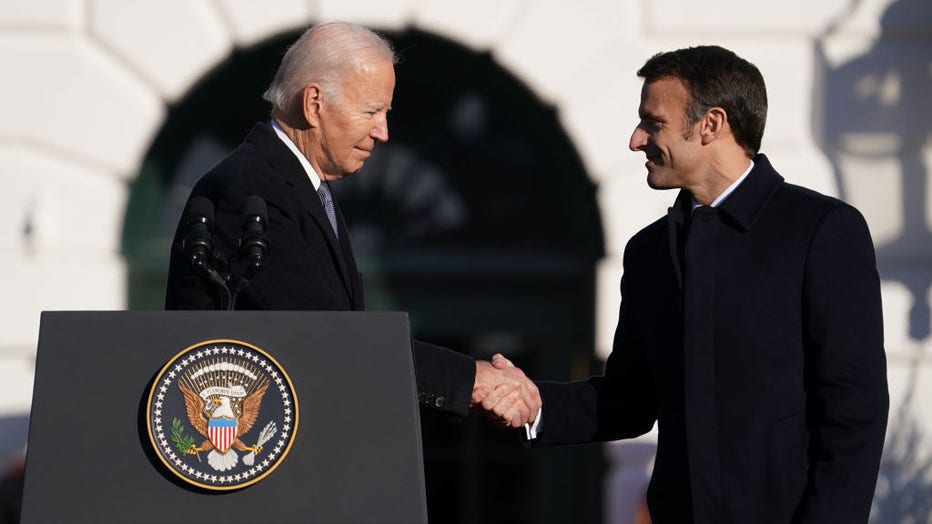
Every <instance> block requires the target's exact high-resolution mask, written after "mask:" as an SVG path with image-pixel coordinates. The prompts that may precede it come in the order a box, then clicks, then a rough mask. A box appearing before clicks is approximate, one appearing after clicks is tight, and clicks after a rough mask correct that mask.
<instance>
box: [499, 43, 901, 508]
mask: <svg viewBox="0 0 932 524" xmlns="http://www.w3.org/2000/svg"><path fill="white" fill-rule="evenodd" d="M638 74H639V76H642V77H643V78H644V85H643V89H642V91H641V104H640V108H639V115H640V122H639V123H638V125H637V127H636V128H635V129H634V132H633V134H632V135H631V142H630V148H631V149H632V150H633V151H641V152H643V153H644V154H645V155H646V157H647V163H646V167H647V182H648V184H649V185H650V187H652V188H654V189H668V188H677V189H679V190H680V191H679V196H678V197H677V198H676V201H675V203H674V205H673V207H671V208H670V210H669V213H668V215H667V216H666V217H663V218H661V219H659V220H657V221H656V222H654V223H653V224H651V225H649V226H647V227H646V228H644V229H643V230H641V231H640V232H639V233H637V234H636V235H635V236H634V237H633V238H632V239H631V240H630V241H629V242H628V245H627V247H626V249H625V255H624V277H623V278H622V284H621V296H622V302H621V311H620V317H619V321H618V328H617V331H616V334H615V342H614V347H613V350H612V354H611V356H609V359H608V362H607V364H606V368H605V373H604V375H602V376H597V377H592V378H590V379H588V380H586V381H581V382H573V383H566V384H558V383H547V382H542V383H538V387H539V388H540V391H541V397H542V399H543V413H542V416H541V418H542V420H543V422H542V427H541V429H542V431H541V432H540V433H539V435H538V437H537V439H536V440H535V441H534V444H535V445H537V446H541V445H558V444H571V443H581V442H593V441H606V440H615V439H620V438H631V437H636V436H639V435H642V434H644V433H646V432H648V431H650V430H651V428H652V427H653V425H654V423H655V422H657V423H658V427H659V429H658V431H659V434H658V447H657V457H656V462H655V465H654V472H653V476H652V478H651V482H650V487H649V489H648V495H647V496H648V505H649V508H650V512H651V516H652V518H653V521H654V523H655V524H665V523H676V524H681V523H689V522H694V523H697V524H698V523H719V524H721V523H736V524H737V523H741V524H745V523H754V524H762V523H788V522H813V523H815V522H818V523H829V522H837V523H845V524H850V523H858V522H862V523H863V522H867V518H868V514H869V512H870V506H871V498H872V495H873V492H874V486H875V483H876V480H877V472H878V466H879V462H880V454H881V450H882V448H883V440H884V432H885V428H886V420H887V409H888V394H887V383H886V361H885V356H884V349H883V329H882V318H881V304H880V284H879V278H878V275H877V270H876V263H875V260H874V250H873V245H872V243H871V238H870V234H869V232H868V229H867V225H866V224H865V222H864V219H863V218H862V216H861V215H860V213H858V211H857V210H856V209H854V208H853V207H851V206H850V205H848V204H845V203H844V202H842V201H840V200H836V199H834V198H830V197H827V196H823V195H820V194H818V193H815V192H813V191H810V190H807V189H804V188H801V187H798V186H794V185H790V184H788V183H786V182H784V180H783V178H782V177H781V176H780V175H779V174H777V172H776V171H775V170H774V168H773V167H771V165H770V162H769V160H768V159H767V158H766V157H765V156H764V155H761V154H758V152H757V151H758V148H759V146H760V142H761V137H762V135H763V130H764V122H765V118H766V111H767V98H766V90H765V87H764V81H763V78H762V77H761V74H760V72H759V71H758V70H757V68H756V67H755V66H754V65H752V64H751V63H749V62H747V61H746V60H743V59H741V58H739V57H738V56H736V55H735V54H734V53H732V52H730V51H728V50H725V49H722V48H720V47H712V46H709V47H694V48H690V49H682V50H679V51H673V52H669V53H662V54H659V55H656V56H654V57H653V58H651V59H650V60H648V62H647V63H646V64H645V65H644V67H643V68H641V70H640V71H639V72H638ZM494 364H495V365H497V366H505V365H507V360H505V359H504V358H499V359H496V361H495V362H494ZM485 401H486V402H487V403H488V404H489V405H491V404H494V402H495V401H496V396H495V395H494V394H493V395H490V396H489V397H487V398H486V400H485Z"/></svg>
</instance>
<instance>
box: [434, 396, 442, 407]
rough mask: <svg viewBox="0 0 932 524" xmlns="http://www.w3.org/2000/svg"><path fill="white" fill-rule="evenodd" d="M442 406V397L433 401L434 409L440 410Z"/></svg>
mask: <svg viewBox="0 0 932 524" xmlns="http://www.w3.org/2000/svg"><path fill="white" fill-rule="evenodd" d="M443 404H444V399H443V395H438V396H437V398H436V399H434V407H438V408H442V407H443Z"/></svg>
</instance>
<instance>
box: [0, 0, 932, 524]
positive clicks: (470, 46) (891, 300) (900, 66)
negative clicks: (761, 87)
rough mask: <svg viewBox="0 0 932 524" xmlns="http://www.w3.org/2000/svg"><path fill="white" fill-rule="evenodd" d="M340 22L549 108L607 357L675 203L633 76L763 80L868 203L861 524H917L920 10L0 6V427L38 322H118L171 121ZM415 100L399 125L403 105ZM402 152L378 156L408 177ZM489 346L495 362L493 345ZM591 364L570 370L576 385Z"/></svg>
mask: <svg viewBox="0 0 932 524" xmlns="http://www.w3.org/2000/svg"><path fill="white" fill-rule="evenodd" d="M334 19H339V20H346V21H350V22H356V23H361V24H364V25H368V26H370V27H372V28H374V29H377V30H382V31H386V32H388V33H389V34H395V33H397V34H405V32H409V31H412V30H413V31H418V32H422V33H424V34H430V35H436V36H438V37H440V38H443V39H445V40H448V41H450V42H453V43H455V44H456V45H457V46H460V47H462V48H463V49H465V50H468V51H471V52H473V53H475V54H477V55H481V56H485V57H487V58H488V59H489V60H490V61H491V62H493V63H494V64H496V65H497V66H499V67H500V68H501V69H502V70H503V71H506V72H507V73H508V74H510V75H513V77H514V78H516V79H517V80H518V81H520V82H521V83H523V84H524V85H525V86H526V87H527V89H528V90H529V92H530V93H531V94H532V95H533V97H534V98H536V101H537V103H538V104H539V105H540V106H542V107H544V108H547V109H549V110H551V111H552V114H553V115H554V116H555V118H556V120H557V123H558V124H559V126H561V127H562V132H564V133H565V135H566V136H567V137H568V139H569V142H570V143H571V145H572V147H573V148H574V149H575V154H576V155H578V159H579V162H580V163H581V169H580V170H579V171H580V173H581V174H580V175H579V176H581V177H585V179H584V180H579V182H580V183H581V184H583V185H588V186H591V187H592V188H594V193H593V206H594V207H595V210H594V211H595V212H596V213H597V214H596V220H595V222H596V225H595V226H593V227H595V231H597V232H600V233H601V238H598V239H597V241H598V242H597V243H600V244H601V245H599V246H597V247H595V248H593V250H592V252H593V253H598V256H597V257H596V260H594V261H593V267H592V273H591V274H592V282H590V283H588V284H587V285H590V286H592V288H593V293H592V297H591V300H592V304H591V305H590V306H589V308H591V309H586V311H587V312H588V311H591V312H592V313H593V314H592V316H593V317H594V320H591V321H589V322H590V323H589V324H588V325H586V329H587V330H588V332H589V335H588V336H587V337H584V338H585V339H586V340H587V342H586V343H585V344H584V345H585V346H586V347H585V348H584V350H585V351H588V352H589V353H593V354H594V355H595V356H597V357H598V358H602V359H604V358H605V357H606V356H607V355H608V352H609V351H610V348H611V339H612V335H613V332H614V327H615V322H616V321H617V311H618V301H619V296H618V281H619V279H620V276H621V254H622V251H623V248H624V245H625V243H626V241H627V240H628V238H630V236H631V235H632V234H634V233H635V232H636V231H637V230H639V229H640V228H641V227H643V226H644V225H646V224H648V223H649V222H651V221H652V220H654V219H655V218H656V217H658V216H660V215H662V214H664V213H665V212H666V208H667V207H668V205H669V204H670V203H671V202H672V200H673V198H674V196H675V195H674V194H673V193H671V192H656V191H652V190H650V189H649V188H648V187H647V186H646V183H645V180H644V179H645V174H644V168H643V158H642V155H638V154H634V153H631V152H630V151H628V149H627V143H628V137H629V135H630V132H631V130H632V129H633V127H634V125H635V123H636V116H637V113H636V110H637V103H638V100H639V91H640V84H641V82H640V80H639V79H638V78H637V77H636V76H635V73H634V72H635V71H636V70H637V69H638V67H639V66H640V65H642V64H643V62H644V60H646V58H647V57H649V56H650V55H652V54H654V53H656V52H658V51H662V50H669V49H674V48H679V47H685V46H689V45H697V44H709V43H715V44H719V45H723V46H725V47H728V48H731V49H733V50H734V51H736V52H737V53H738V54H739V55H741V56H743V57H745V58H748V59H749V60H751V61H752V62H754V63H755V64H757V65H758V66H759V67H760V69H761V71H762V72H763V73H764V77H765V79H766V81H767V84H768V90H769V94H770V116H769V121H768V127H767V132H766V134H765V138H764V143H763V147H762V150H763V152H765V153H767V154H768V156H769V157H770V158H771V160H772V162H773V163H774V166H775V167H776V168H777V169H778V170H779V171H780V172H781V173H782V174H783V175H784V176H785V177H786V178H787V179H788V180H789V181H790V182H792V183H796V184H799V185H803V186H807V187H810V188H813V189H815V190H818V191H821V192H823V193H827V194H831V195H836V196H839V197H841V198H843V199H845V200H847V201H849V202H851V203H852V204H854V205H855V206H857V207H858V208H859V209H861V211H862V212H863V213H864V214H865V216H866V218H867V220H868V223H869V225H870V227H871V230H872V234H873V236H874V241H875V245H876V247H877V252H878V265H879V269H880V273H881V278H882V286H883V299H884V320H885V331H886V349H887V354H888V364H889V377H890V391H891V401H892V407H891V416H890V429H889V434H888V444H887V449H886V451H885V456H884V464H883V470H882V472H881V479H880V481H879V483H878V490H877V495H876V500H875V512H874V521H876V522H891V523H892V522H901V521H905V520H907V519H908V518H913V519H918V520H917V521H919V522H925V521H928V519H929V518H930V517H929V515H930V514H932V503H930V502H928V501H927V500H925V499H928V498H929V497H923V496H922V495H923V494H928V493H930V492H932V478H929V477H928V476H927V473H926V472H927V470H928V469H930V467H929V466H932V453H930V451H932V356H930V351H932V335H930V324H932V313H930V303H932V181H930V176H932V96H930V94H932V3H930V2H928V1H927V0H826V1H823V2H804V1H801V0H787V1H784V2H778V3H774V2H760V3H759V4H757V5H753V6H751V5H749V4H748V3H747V2H738V1H736V0H713V1H711V2H705V3H694V2H686V1H683V0H654V1H651V2H648V1H646V0H619V1H610V0H582V1H580V2H574V3H572V4H570V3H566V2H558V1H555V0H496V1H490V0H477V1H475V2H468V3H462V2H424V1H415V0H378V1H376V0H268V1H264V2H253V1H250V0H215V1H206V0H163V1H158V2H154V1H143V0H138V1H126V0H38V1H30V2H17V1H14V0H3V1H0V68H2V70H3V71H4V77H5V82H4V83H3V86H2V87H0V90H2V92H3V95H4V96H2V97H0V115H3V118H2V119H0V159H2V161H0V180H3V183H4V187H6V188H7V192H6V195H7V197H8V198H7V201H6V202H7V203H6V205H5V206H3V208H2V209H0V252H2V254H3V256H2V257H0V274H2V275H4V283H5V286H4V288H5V293H4V294H3V296H4V300H3V301H2V302H0V325H2V326H3V328H2V329H0V417H6V419H8V420H11V421H18V423H21V421H22V417H23V416H24V415H26V414H27V413H28V410H29V405H30V399H31V384H32V368H33V365H34V356H35V348H36V339H37V336H38V326H39V313H40V311H43V310H60V309H65V310H67V309H79V310H85V309H125V308H127V307H129V306H130V305H131V298H130V297H131V293H132V292H134V291H133V289H132V288H133V286H134V285H135V284H131V282H134V280H133V279H132V275H131V273H132V272H133V269H132V268H131V267H130V266H131V264H130V262H129V261H128V259H127V256H126V252H127V248H126V243H127V241H128V240H127V239H126V238H125V235H126V227H128V222H131V220H129V219H128V217H129V216H131V215H132V214H133V213H134V212H135V211H136V210H134V209H130V203H131V201H133V202H134V200H133V198H134V197H135V196H134V194H133V193H134V191H135V190H136V188H135V187H134V185H135V184H138V181H139V180H140V179H141V177H143V176H145V175H144V173H143V172H144V164H145V160H146V158H147V155H149V154H150V153H151V148H152V146H153V143H154V142H155V141H157V139H158V138H159V136H160V133H163V132H164V126H166V122H167V120H168V119H169V117H170V116H171V114H172V111H173V108H175V107H177V106H178V105H180V104H183V103H184V100H185V99H186V97H189V96H190V94H191V93H192V92H195V91H196V90H197V89H198V88H199V87H200V86H201V85H202V83H203V82H204V81H205V80H204V79H205V78H207V77H209V76H210V74H211V73H212V72H215V71H216V70H217V69H218V68H220V67H222V65H223V64H224V63H225V61H228V60H229V59H230V57H231V56H233V55H235V54H236V53H242V52H247V51H248V50H250V49H253V48H255V47H257V46H261V45H263V43H265V42H268V41H269V40H270V39H275V38H278V37H280V36H281V35H283V34H289V33H293V32H295V31H298V30H300V29H301V28H303V27H306V26H308V25H312V24H314V23H317V22H319V21H326V20H334ZM421 45H423V44H421ZM400 51H401V52H402V54H405V52H406V50H405V49H404V48H402V49H400ZM425 67H429V65H428V66H425ZM262 74H266V73H265V72H263V73H262ZM403 74H404V73H403V72H401V71H399V88H400V87H401V81H402V80H401V76H402V75H403ZM260 80H261V81H262V82H264V81H267V79H260ZM260 83H261V82H260ZM230 88H231V89H234V88H235V86H230ZM396 96H400V93H398V94H396ZM461 102H462V103H461V104H459V105H458V106H457V107H458V108H459V111H462V112H463V115H461V118H459V120H458V122H460V124H461V126H460V127H461V129H460V131H461V133H462V136H463V137H466V138H468V136H469V135H470V133H471V132H473V131H472V129H473V128H472V127H470V125H471V124H470V123H473V124H475V122H476V121H477V119H479V121H481V120H482V119H483V118H488V115H485V116H483V115H484V113H483V107H489V106H488V105H486V106H483V104H481V103H475V102H474V101H471V99H469V98H466V99H464V100H462V101H461ZM412 106H413V104H412V105H409V106H408V107H406V108H405V109H404V111H405V112H407V113H413V112H416V111H417V107H416V106H415V107H412ZM491 107H494V106H491ZM231 110H232V109H231ZM464 115H465V116H464ZM393 116H394V115H393ZM480 128H481V126H480ZM245 131H246V129H236V130H232V132H234V133H235V134H236V135H242V134H244V133H245ZM464 140H465V138H464ZM203 147H204V148H205V149H204V151H206V152H204V151H202V152H201V154H200V155H199V156H197V155H196V156H195V157H194V158H195V160H197V159H198V158H199V159H202V160H201V161H200V163H198V162H195V161H193V160H192V162H194V164H193V167H189V168H188V169H190V170H193V171H198V170H199V169H200V168H202V167H204V166H203V163H204V161H203V159H205V158H216V157H217V156H218V155H222V152H223V151H224V149H223V147H222V146H220V147H217V148H215V150H214V149H211V147H212V146H211V144H210V142H209V141H208V142H205V143H204V144H203ZM399 151H400V150H395V152H394V153H393V157H392V158H391V159H386V160H385V162H389V163H391V162H394V164H395V165H397V164H398V163H399V162H403V161H404V160H405V158H407V157H404V155H403V152H399ZM208 166H209V164H208ZM480 167H481V166H480ZM478 168H479V167H477V169H478ZM367 169H368V168H367ZM364 175H365V173H363V175H362V176H364ZM438 180H439V182H437V183H435V184H432V185H431V184H426V185H425V186H423V187H424V188H425V189H423V190H424V191H426V192H427V193H426V194H427V198H429V199H430V198H433V199H438V198H441V197H442V195H443V194H444V184H443V183H442V177H438ZM184 196H185V195H180V198H183V197H184ZM505 196H508V195H507V194H506V195H505ZM177 197H178V195H175V197H173V198H176V200H174V201H175V202H176V203H177ZM514 198H516V199H517V198H521V196H520V195H515V197H514ZM583 200H584V199H583ZM341 201H342V200H341ZM458 209H459V208H458V207H457V203H456V202H455V199H451V200H450V203H449V205H447V206H445V207H443V209H441V210H436V209H435V210H433V211H432V213H433V214H432V215H430V216H432V217H433V219H434V220H435V221H441V222H442V221H443V220H447V221H450V223H451V224H453V223H455V221H456V220H457V217H458V216H459V215H458V214H457V213H459V212H460V211H458ZM178 211H179V212H180V209H179V210H178ZM348 214H349V213H348ZM175 218H177V217H175ZM349 221H350V222H352V221H353V217H352V215H350V220H349ZM584 222H585V221H584ZM435 223H436V222H435ZM451 227H452V226H451ZM578 227H584V224H581V225H579V226H578ZM591 231H592V229H591V228H590V232H591ZM359 234H360V235H361V237H365V234H364V232H362V233H359ZM580 234H581V235H584V234H586V233H585V232H580ZM137 240H138V239H137ZM362 241H365V240H364V239H363V240H362ZM570 245H571V244H567V246H568V248H569V246H570ZM157 247H159V246H157ZM161 247H164V246H161ZM555 260H556V259H555ZM490 264H492V265H495V261H491V262H490ZM554 264H556V266H559V260H556V262H554ZM556 266H554V267H556ZM542 271H543V270H542ZM415 284H416V283H415ZM156 285H157V283H156ZM137 292H138V291H137ZM143 303H144V302H143ZM384 305H385V306H386V307H391V306H392V305H397V304H392V303H391V302H388V303H386V304H384ZM507 314H508V311H507V308H506V310H503V311H502V315H505V316H507ZM553 314H554V315H559V314H560V311H559V310H555V311H554V312H553ZM540 320H543V321H544V322H546V320H544V319H540ZM427 324H428V325H427V326H426V329H427V330H428V331H429V330H430V326H429V321H428V322H427ZM493 339H494V337H493ZM488 345H489V346H490V347H491V346H495V347H502V345H504V347H508V341H507V336H505V337H504V338H501V337H500V338H497V339H494V340H492V341H490V342H489V343H488ZM479 353H482V350H480V351H479ZM519 364H520V362H519ZM582 368H583V369H581V370H579V371H578V372H574V373H571V375H574V376H575V375H584V374H585V373H586V372H588V369H587V367H586V366H582ZM554 378H561V377H554ZM0 429H2V428H0ZM6 434H9V435H11V436H10V437H9V438H8V439H6V442H3V443H0V451H2V452H3V453H4V454H5V457H0V458H9V457H10V456H12V454H13V452H14V451H15V449H11V447H15V446H17V445H20V444H21V442H17V439H16V435H18V434H19V433H17V432H16V430H15V428H14V429H13V430H10V431H9V432H4V433H2V434H0V435H6ZM651 454H652V447H651V437H650V436H647V437H645V438H644V439H641V441H639V442H634V443H627V444H618V445H614V446H610V447H607V448H606V457H607V460H608V461H609V464H610V465H609V467H608V473H607V474H606V476H605V482H604V486H605V488H604V489H605V490H606V491H605V492H604V497H603V498H604V510H603V512H604V519H605V521H607V522H629V521H630V518H631V517H630V516H631V515H633V513H634V511H635V510H636V508H637V507H638V506H639V504H640V493H638V492H637V490H638V489H643V481H644V479H646V476H647V475H648V474H649V471H650V457H651ZM570 505H572V501H570Z"/></svg>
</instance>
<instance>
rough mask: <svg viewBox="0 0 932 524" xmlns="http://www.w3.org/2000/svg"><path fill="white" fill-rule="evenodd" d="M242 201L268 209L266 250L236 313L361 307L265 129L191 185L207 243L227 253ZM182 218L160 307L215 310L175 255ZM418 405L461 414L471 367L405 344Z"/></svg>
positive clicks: (328, 231)
mask: <svg viewBox="0 0 932 524" xmlns="http://www.w3.org/2000/svg"><path fill="white" fill-rule="evenodd" d="M249 195H258V196H260V197H262V198H263V199H265V201H266V204H267V206H268V221H269V224H268V228H267V233H268V236H269V243H270V246H271V248H270V250H269V252H268V255H267V256H266V259H265V262H264V264H263V267H262V270H261V271H260V272H259V273H258V275H257V276H256V277H255V278H254V279H253V281H252V285H250V286H249V287H247V288H246V289H245V290H244V291H243V292H242V293H240V295H239V297H238V298H237V301H236V308H237V309H262V310H316V311H362V310H363V309H364V307H365V306H364V299H363V287H362V279H361V277H360V274H359V272H358V270H357V269H356V262H355V259H354V257H353V250H352V247H351V246H350V243H349V234H348V233H347V231H346V225H345V224H344V222H343V218H342V215H341V214H340V213H339V209H338V210H337V218H338V227H339V232H340V240H339V241H338V240H337V238H336V236H335V235H334V234H333V229H332V227H331V226H330V222H329V221H328V219H327V215H326V212H325V211H324V208H323V205H322V204H321V202H320V198H319V197H318V195H317V192H316V191H314V186H313V184H311V181H310V180H309V179H308V176H307V173H306V172H305V171H304V169H303V168H302V167H301V164H300V162H298V159H297V158H295V156H294V154H293V153H292V152H291V151H290V150H289V149H288V148H287V147H286V146H285V145H284V144H283V143H282V142H281V140H280V139H279V138H278V136H277V135H276V134H275V130H274V129H273V128H272V126H271V125H270V124H267V123H260V124H256V125H255V127H253V129H252V131H251V132H250V133H249V135H248V136H247V137H246V139H245V141H244V142H243V143H242V144H241V145H240V146H239V147H238V148H236V150H234V151H233V152H232V153H230V155H229V156H227V157H226V158H225V159H224V160H223V161H222V162H220V164H218V165H217V166H216V167H214V168H213V169H211V170H210V172H208V173H207V174H206V175H204V177H203V178H201V180H200V181H199V182H198V183H197V184H196V185H195V187H194V189H193V190H192V192H191V197H190V198H193V197H196V196H205V197H207V198H209V199H210V200H211V201H212V202H213V204H214V207H215V225H214V231H213V241H214V245H215V248H216V250H217V251H219V252H220V253H227V254H230V253H234V252H235V246H236V239H237V238H238V236H239V234H240V231H241V229H240V220H241V218H242V213H243V209H242V207H243V201H244V200H245V198H246V197H247V196H249ZM184 222H185V217H182V220H181V222H180V223H179V225H178V229H177V231H176V233H175V240H174V242H173V243H172V252H171V262H170V265H169V271H168V287H167V290H166V297H165V308H166V309H217V308H218V306H219V303H220V296H219V293H218V292H217V291H216V289H217V288H216V286H213V285H208V284H207V283H205V282H204V280H203V279H202V278H201V277H199V276H198V275H197V274H196V273H195V272H194V271H193V270H192V268H191V264H190V263H189V262H188V260H187V259H186V258H185V256H184V252H183V249H182V240H183V239H184V235H185V232H186V231H185V223H184ZM412 345H413V350H414V365H415V372H416V375H417V382H418V391H419V394H418V396H419V400H420V402H421V404H422V405H424V406H429V407H431V408H434V409H439V410H441V411H444V412H448V413H451V414H454V415H459V416H464V415H465V414H466V412H467V411H468V409H469V400H470V397H471V395H472V385H473V381H474V378H475V361H474V360H473V359H472V358H470V357H468V356H466V355H462V354H460V353H457V352H455V351H452V350H449V349H446V348H442V347H439V346H433V345H431V344H427V343H424V342H421V341H413V344H412Z"/></svg>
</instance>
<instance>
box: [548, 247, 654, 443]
mask: <svg viewBox="0 0 932 524" xmlns="http://www.w3.org/2000/svg"><path fill="white" fill-rule="evenodd" d="M625 266H626V268H630V264H629V263H628V260H627V251H626V260H625ZM628 278H630V277H628V275H627V270H626V274H625V276H624V277H622V279H621V308H620V311H619V315H618V326H617V328H616V329H615V340H614V342H613V344H612V353H611V355H609V357H608V361H607V362H606V365H605V373H604V374H603V375H601V376H595V377H590V378H589V379H588V380H584V381H577V382H569V383H556V382H538V384H537V386H538V388H539V389H540V394H541V400H542V401H543V411H542V415H541V417H542V418H541V431H540V433H539V435H538V438H537V439H536V440H535V441H534V442H533V445H534V446H550V445H563V444H582V443H587V442H601V441H608V440H617V439H621V438H633V437H637V436H639V435H643V434H644V433H647V432H648V431H650V430H651V428H653V426H654V422H656V420H657V400H656V397H655V387H654V384H653V382H652V380H651V378H650V376H651V375H650V373H649V372H648V368H647V361H646V358H645V354H644V351H645V345H644V344H642V343H641V341H640V338H639V337H640V336H641V335H640V329H639V323H638V322H637V320H636V319H635V318H634V317H635V315H634V312H633V311H632V310H631V307H630V306H629V305H628V304H629V301H630V295H629V293H628V288H629V286H627V285H626V282H627V281H628V280H627V279H628Z"/></svg>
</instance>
